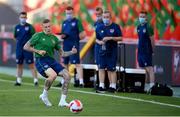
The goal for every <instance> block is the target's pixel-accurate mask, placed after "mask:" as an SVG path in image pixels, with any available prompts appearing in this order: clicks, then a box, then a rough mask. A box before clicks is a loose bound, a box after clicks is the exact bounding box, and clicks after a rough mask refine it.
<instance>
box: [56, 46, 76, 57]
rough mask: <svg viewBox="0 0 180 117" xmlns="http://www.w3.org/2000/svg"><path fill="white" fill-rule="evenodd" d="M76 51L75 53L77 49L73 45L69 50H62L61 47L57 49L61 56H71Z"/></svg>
mask: <svg viewBox="0 0 180 117" xmlns="http://www.w3.org/2000/svg"><path fill="white" fill-rule="evenodd" d="M76 53H77V49H76V48H75V47H73V48H72V50H71V51H64V50H63V49H62V48H60V49H59V54H60V56H62V57H67V56H71V55H73V54H76Z"/></svg>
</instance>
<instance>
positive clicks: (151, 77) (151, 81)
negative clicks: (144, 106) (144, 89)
mask: <svg viewBox="0 0 180 117" xmlns="http://www.w3.org/2000/svg"><path fill="white" fill-rule="evenodd" d="M145 70H146V72H147V74H148V76H149V77H148V80H149V89H150V88H151V87H152V86H153V85H154V82H155V75H154V69H153V67H152V66H149V67H145Z"/></svg>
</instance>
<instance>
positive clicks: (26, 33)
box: [14, 12, 38, 86]
mask: <svg viewBox="0 0 180 117" xmlns="http://www.w3.org/2000/svg"><path fill="white" fill-rule="evenodd" d="M26 20H27V13H26V12H21V13H20V15H19V21H20V23H19V24H18V25H16V26H15V29H14V38H16V64H17V75H16V76H17V80H16V83H15V86H21V83H22V74H23V62H24V60H25V61H26V63H27V64H28V65H29V68H30V70H31V73H32V76H33V78H34V85H35V86H37V85H38V79H37V72H36V70H35V67H34V57H33V53H32V52H27V51H26V50H23V46H24V45H25V43H26V42H27V41H28V40H29V39H30V38H31V37H32V35H33V34H34V33H35V30H34V28H33V26H32V25H31V24H29V23H27V22H26Z"/></svg>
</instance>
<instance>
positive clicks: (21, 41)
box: [14, 23, 35, 51]
mask: <svg viewBox="0 0 180 117" xmlns="http://www.w3.org/2000/svg"><path fill="white" fill-rule="evenodd" d="M34 33H35V30H34V28H33V26H32V25H31V24H29V23H26V24H25V25H20V24H18V25H16V26H15V28H14V38H16V44H17V46H16V50H19V51H22V50H23V46H24V45H25V44H26V42H27V41H28V40H29V39H30V38H31V37H32V35H33V34H34Z"/></svg>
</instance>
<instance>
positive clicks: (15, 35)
mask: <svg viewBox="0 0 180 117" xmlns="http://www.w3.org/2000/svg"><path fill="white" fill-rule="evenodd" d="M13 35H14V39H16V37H17V33H16V26H15V27H14V29H13Z"/></svg>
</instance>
